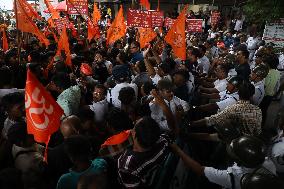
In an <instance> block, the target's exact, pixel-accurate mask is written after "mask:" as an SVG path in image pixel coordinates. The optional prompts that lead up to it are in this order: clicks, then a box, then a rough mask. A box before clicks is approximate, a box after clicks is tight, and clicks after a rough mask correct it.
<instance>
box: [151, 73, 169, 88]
mask: <svg viewBox="0 0 284 189" xmlns="http://www.w3.org/2000/svg"><path fill="white" fill-rule="evenodd" d="M150 78H151V80H152V82H153V83H154V84H155V85H157V84H158V82H159V81H160V80H161V79H162V78H163V79H164V78H166V79H168V80H170V81H172V78H171V76H170V75H165V76H163V77H161V76H159V75H158V74H156V75H155V76H154V77H150Z"/></svg>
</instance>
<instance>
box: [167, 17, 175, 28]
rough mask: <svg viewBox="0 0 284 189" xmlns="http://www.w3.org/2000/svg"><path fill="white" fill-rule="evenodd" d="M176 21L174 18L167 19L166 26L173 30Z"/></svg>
mask: <svg viewBox="0 0 284 189" xmlns="http://www.w3.org/2000/svg"><path fill="white" fill-rule="evenodd" d="M175 21H176V19H172V18H169V17H167V18H165V24H164V25H165V26H166V27H168V28H171V27H172V26H173V24H174V23H175Z"/></svg>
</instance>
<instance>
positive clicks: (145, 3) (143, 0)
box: [140, 0, 150, 10]
mask: <svg viewBox="0 0 284 189" xmlns="http://www.w3.org/2000/svg"><path fill="white" fill-rule="evenodd" d="M140 5H141V6H143V7H145V8H146V9H147V10H150V3H149V1H148V0H140Z"/></svg>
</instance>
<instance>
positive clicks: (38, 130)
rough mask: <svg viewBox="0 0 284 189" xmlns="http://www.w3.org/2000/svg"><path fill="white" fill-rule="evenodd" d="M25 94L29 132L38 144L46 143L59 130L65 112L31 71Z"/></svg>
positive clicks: (28, 72)
mask: <svg viewBox="0 0 284 189" xmlns="http://www.w3.org/2000/svg"><path fill="white" fill-rule="evenodd" d="M25 94H26V97H25V108H26V119H27V131H28V133H29V134H33V135H34V139H35V141H36V142H39V143H46V142H48V138H49V136H50V135H51V134H52V133H54V132H56V131H57V130H58V128H59V126H60V118H61V116H62V115H63V113H64V112H63V110H62V108H61V107H60V106H59V105H58V104H57V103H56V101H55V100H54V99H53V97H52V96H51V95H50V94H49V93H48V92H47V91H46V90H45V87H44V86H43V85H42V84H41V83H40V82H39V81H38V80H37V78H36V77H35V76H34V75H33V73H32V72H31V71H30V70H28V71H27V80H26V88H25Z"/></svg>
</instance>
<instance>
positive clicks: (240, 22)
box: [234, 19, 244, 31]
mask: <svg viewBox="0 0 284 189" xmlns="http://www.w3.org/2000/svg"><path fill="white" fill-rule="evenodd" d="M243 22H244V21H243V20H239V19H238V20H236V24H235V27H234V30H235V31H240V30H242V28H243Z"/></svg>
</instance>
